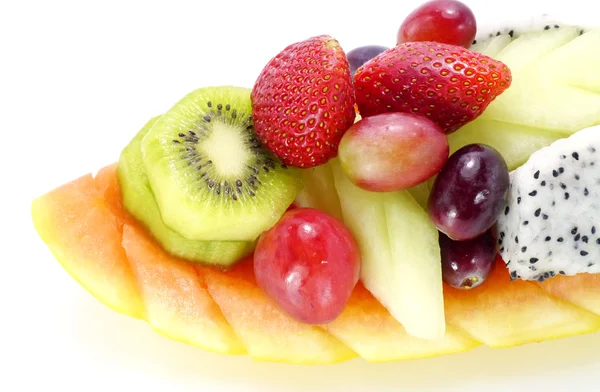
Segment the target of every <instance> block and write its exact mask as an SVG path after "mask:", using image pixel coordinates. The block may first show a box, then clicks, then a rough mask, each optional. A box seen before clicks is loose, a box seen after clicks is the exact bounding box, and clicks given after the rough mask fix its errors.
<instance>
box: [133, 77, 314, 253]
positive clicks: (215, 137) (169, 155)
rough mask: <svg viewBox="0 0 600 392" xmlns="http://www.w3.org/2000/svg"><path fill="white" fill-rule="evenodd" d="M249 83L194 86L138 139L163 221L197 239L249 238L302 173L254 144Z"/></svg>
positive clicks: (284, 201)
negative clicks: (247, 86)
mask: <svg viewBox="0 0 600 392" xmlns="http://www.w3.org/2000/svg"><path fill="white" fill-rule="evenodd" d="M250 92H251V90H250V89H247V88H242V87H235V86H219V87H204V88H200V89H197V90H195V91H193V92H191V93H189V94H188V95H186V96H185V97H184V98H183V99H181V100H180V101H179V102H178V103H176V104H175V105H174V106H173V107H172V108H171V109H170V110H169V111H167V112H166V113H165V114H164V115H163V116H161V117H160V118H159V119H158V120H157V121H156V123H155V124H154V126H153V127H152V129H151V130H150V131H149V132H148V133H147V134H146V136H144V138H143V139H142V142H141V151H142V160H143V162H144V170H145V172H146V174H147V177H148V180H149V183H150V187H151V189H152V193H153V194H154V196H155V198H156V202H157V204H158V208H159V210H160V213H161V217H162V220H163V222H164V223H165V225H167V226H168V227H170V228H171V229H172V230H174V231H175V232H177V233H179V234H180V235H181V236H183V237H184V238H187V239H189V240H198V241H250V242H251V241H255V240H256V239H257V238H258V236H259V235H260V234H261V233H262V232H263V231H265V230H268V229H269V228H270V227H272V226H273V225H274V224H275V223H276V222H277V221H278V220H279V218H280V217H281V216H282V215H283V214H284V213H285V211H286V209H287V208H288V207H289V206H290V205H291V204H292V202H293V201H294V199H295V198H296V196H297V195H298V193H299V192H300V190H301V189H302V186H303V185H302V177H301V176H300V174H299V172H298V171H297V169H295V168H291V167H287V166H285V165H284V164H282V163H281V161H280V160H279V159H277V158H276V157H275V155H274V154H273V153H272V152H271V151H270V150H268V149H267V148H266V147H265V146H264V145H263V144H261V143H260V142H259V141H258V139H257V136H256V133H255V131H254V125H253V120H252V105H251V100H250Z"/></svg>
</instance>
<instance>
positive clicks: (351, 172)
mask: <svg viewBox="0 0 600 392" xmlns="http://www.w3.org/2000/svg"><path fill="white" fill-rule="evenodd" d="M448 153H449V147H448V139H447V137H446V134H445V133H444V131H443V130H442V129H441V128H440V127H439V126H438V125H436V124H435V123H434V122H433V121H431V120H429V119H427V118H426V117H422V116H417V115H415V114H411V113H385V114H379V115H377V116H372V117H367V118H363V119H362V120H360V121H358V122H357V123H356V124H354V125H352V126H351V127H350V129H348V131H346V133H344V136H343V137H342V140H341V141H340V145H339V148H338V155H339V158H340V164H341V166H342V168H343V169H344V172H345V173H346V175H347V176H348V178H349V179H350V180H351V181H352V182H353V183H354V184H355V185H356V186H358V187H360V188H363V189H366V190H369V191H372V192H388V191H395V190H400V189H406V188H410V187H412V186H414V185H417V184H420V183H421V182H423V181H425V180H427V179H429V178H430V177H432V176H433V175H434V174H436V173H437V172H438V171H439V170H440V169H441V168H442V166H443V165H444V163H446V160H448Z"/></svg>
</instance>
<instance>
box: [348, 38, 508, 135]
mask: <svg viewBox="0 0 600 392" xmlns="http://www.w3.org/2000/svg"><path fill="white" fill-rule="evenodd" d="M510 83H511V73H510V70H509V69H508V67H507V66H506V65H504V64H503V63H501V62H500V61H497V60H494V59H492V58H490V57H488V56H485V55H482V54H480V53H476V52H473V51H470V50H468V49H465V48H463V47H460V46H454V45H447V44H440V43H436V42H408V43H404V44H400V45H398V46H396V47H394V48H391V49H389V50H387V51H385V52H383V53H381V54H380V55H378V56H377V57H374V58H373V59H371V60H369V61H368V62H366V63H365V64H363V65H362V66H361V67H360V68H359V69H358V70H357V71H356V74H355V75H354V86H355V88H356V100H357V105H358V109H359V111H360V114H361V116H363V117H369V116H373V115H376V114H381V113H385V112H412V113H415V114H421V115H423V116H426V117H428V118H429V119H431V120H432V121H434V122H435V123H437V124H438V125H439V126H440V127H442V129H443V130H444V131H445V132H446V133H447V134H449V133H452V132H454V131H456V130H457V129H459V128H460V127H462V126H463V125H465V124H466V123H468V122H470V121H472V120H474V119H475V118H477V117H479V115H481V113H483V111H484V110H485V108H486V107H487V106H488V105H489V104H490V102H492V101H493V100H494V99H495V98H496V97H497V96H498V95H500V94H502V93H503V92H504V90H506V89H507V88H508V87H509V86H510Z"/></svg>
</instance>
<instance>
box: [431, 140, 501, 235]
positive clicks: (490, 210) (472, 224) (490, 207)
mask: <svg viewBox="0 0 600 392" xmlns="http://www.w3.org/2000/svg"><path fill="white" fill-rule="evenodd" d="M508 185H509V175H508V168H507V166H506V162H505V161H504V158H502V155H500V153H499V152H498V151H496V150H495V149H494V148H492V147H490V146H487V145H484V144H469V145H467V146H464V147H462V148H461V149H459V150H458V151H456V152H455V153H454V154H452V155H451V156H450V158H448V161H447V162H446V164H445V165H444V167H443V168H442V170H441V171H440V172H439V173H438V176H437V178H436V180H435V182H434V184H433V188H432V190H431V194H430V196H429V201H428V206H427V207H428V212H429V217H430V218H431V220H432V222H433V224H434V225H435V226H436V227H437V229H438V230H439V231H441V232H442V233H444V234H446V235H447V236H448V237H450V238H451V239H453V240H456V241H463V240H469V239H472V238H475V237H477V236H479V235H480V234H483V233H484V232H485V231H486V230H488V229H489V228H490V227H492V225H493V224H494V223H495V222H496V220H497V219H498V216H499V215H500V212H501V211H502V208H503V207H504V204H505V201H506V195H507V191H508Z"/></svg>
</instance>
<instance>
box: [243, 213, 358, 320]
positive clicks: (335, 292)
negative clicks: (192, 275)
mask: <svg viewBox="0 0 600 392" xmlns="http://www.w3.org/2000/svg"><path fill="white" fill-rule="evenodd" d="M254 273H255V274H256V280H257V282H258V285H259V286H260V287H261V288H262V290H263V291H264V292H265V293H266V294H267V295H268V296H269V297H270V298H271V299H272V300H273V301H274V302H275V303H277V304H278V305H279V306H280V307H281V308H282V309H283V310H284V311H285V312H287V313H288V314H289V315H291V316H292V317H294V318H295V319H297V320H299V321H301V322H303V323H306V324H324V323H328V322H331V321H333V320H335V318H336V317H337V316H338V315H339V314H340V313H341V312H342V311H343V310H344V308H345V306H346V304H347V302H348V299H349V298H350V295H351V294H352V290H353V289H354V286H356V283H357V282H358V278H359V274H360V252H359V249H358V245H357V244H356V241H355V240H354V237H353V236H352V234H351V233H350V231H349V230H348V229H347V228H346V227H345V226H344V225H343V224H342V223H341V222H340V221H338V220H337V219H335V218H333V217H332V216H330V215H328V214H326V213H324V212H321V211H319V210H316V209H313V208H297V209H294V210H293V211H290V212H287V213H286V214H285V215H284V216H283V217H282V218H281V220H280V221H279V222H277V224H275V226H273V227H272V228H271V229H269V230H268V231H266V232H265V233H263V235H262V236H261V237H260V239H259V241H258V244H257V246H256V250H255V252H254Z"/></svg>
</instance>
